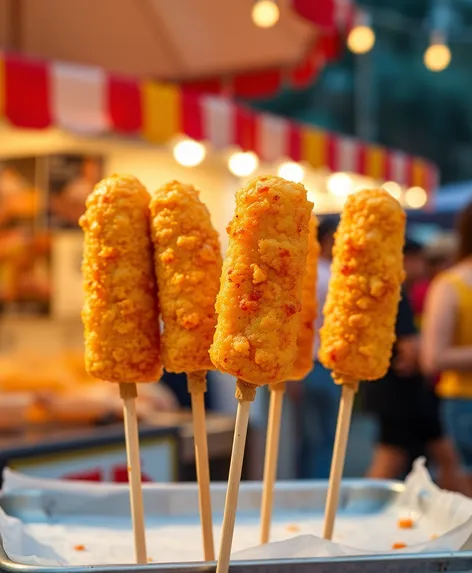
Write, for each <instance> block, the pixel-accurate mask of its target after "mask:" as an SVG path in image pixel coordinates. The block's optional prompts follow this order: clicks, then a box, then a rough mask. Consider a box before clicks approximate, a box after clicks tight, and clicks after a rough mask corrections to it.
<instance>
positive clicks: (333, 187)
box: [326, 173, 353, 197]
mask: <svg viewBox="0 0 472 573" xmlns="http://www.w3.org/2000/svg"><path fill="white" fill-rule="evenodd" d="M326 187H327V188H328V191H329V192H330V193H331V194H332V195H335V196H336V197H347V196H348V195H350V194H351V193H352V192H353V186H352V179H351V178H350V177H349V175H348V174H347V173H333V174H332V175H330V176H329V177H328V180H327V182H326Z"/></svg>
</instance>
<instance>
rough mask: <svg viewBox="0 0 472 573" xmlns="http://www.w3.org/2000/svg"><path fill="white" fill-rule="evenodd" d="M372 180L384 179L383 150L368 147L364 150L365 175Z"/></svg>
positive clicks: (371, 146) (374, 146) (373, 146)
mask: <svg viewBox="0 0 472 573" xmlns="http://www.w3.org/2000/svg"><path fill="white" fill-rule="evenodd" d="M365 174H366V175H367V176H368V177H372V179H384V178H385V149H383V147H379V146H377V145H370V146H369V147H368V148H367V149H366V173H365Z"/></svg>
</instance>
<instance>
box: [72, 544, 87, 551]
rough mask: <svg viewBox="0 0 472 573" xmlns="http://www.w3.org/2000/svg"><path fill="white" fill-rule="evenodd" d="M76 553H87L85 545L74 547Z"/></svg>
mask: <svg viewBox="0 0 472 573" xmlns="http://www.w3.org/2000/svg"><path fill="white" fill-rule="evenodd" d="M74 549H75V550H76V551H85V545H74Z"/></svg>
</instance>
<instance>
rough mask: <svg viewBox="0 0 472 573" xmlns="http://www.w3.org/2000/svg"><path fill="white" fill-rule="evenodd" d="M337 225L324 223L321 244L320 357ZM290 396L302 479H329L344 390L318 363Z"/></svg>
mask: <svg viewBox="0 0 472 573" xmlns="http://www.w3.org/2000/svg"><path fill="white" fill-rule="evenodd" d="M336 227H337V221H336V220H335V219H334V218H326V219H324V220H321V221H320V224H319V227H318V241H319V243H320V248H321V251H320V257H319V261H318V284H317V300H318V318H317V320H316V323H315V332H316V338H315V348H314V353H313V356H315V357H317V356H318V348H319V336H318V333H319V331H320V328H321V325H322V323H323V312H322V310H323V306H324V303H325V299H326V294H327V292H328V283H329V279H330V275H331V261H332V256H333V254H332V251H333V245H334V234H335V231H336ZM287 391H288V392H299V402H298V404H299V419H300V458H299V476H300V477H301V478H304V479H326V478H328V477H329V470H330V465H331V456H332V453H333V446H334V435H335V432H336V420H337V416H338V407H339V399H340V396H341V390H340V387H339V386H338V385H336V384H335V383H334V382H333V380H332V378H331V373H330V371H329V370H327V369H326V368H325V367H324V366H323V365H322V364H321V363H320V362H319V361H318V360H317V359H315V364H314V368H313V370H312V371H311V372H310V374H308V376H307V377H306V378H305V379H304V380H303V381H302V382H301V383H293V384H287Z"/></svg>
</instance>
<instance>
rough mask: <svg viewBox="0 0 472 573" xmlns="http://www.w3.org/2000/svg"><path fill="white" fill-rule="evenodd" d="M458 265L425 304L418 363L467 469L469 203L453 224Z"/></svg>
mask: <svg viewBox="0 0 472 573" xmlns="http://www.w3.org/2000/svg"><path fill="white" fill-rule="evenodd" d="M457 232H458V252H457V262H456V264H454V265H453V266H452V267H451V268H450V269H448V270H446V271H444V272H443V273H441V274H439V275H438V277H437V278H436V279H435V280H434V282H433V283H432V285H431V287H430V289H429V291H428V296H427V300H426V306H425V314H424V320H423V337H422V344H421V363H422V366H423V370H424V372H425V373H426V374H427V375H429V376H435V375H439V381H438V384H437V392H438V394H439V396H440V397H441V399H442V414H443V420H444V425H445V428H446V429H447V432H448V433H449V435H450V436H451V437H452V439H453V440H454V443H455V445H456V447H457V449H458V451H459V453H460V455H461V456H462V459H463V462H464V464H465V465H466V467H467V469H468V471H469V472H471V470H472V203H469V205H468V206H466V207H465V209H464V210H463V211H462V212H461V213H460V215H459V218H458V223H457Z"/></svg>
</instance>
